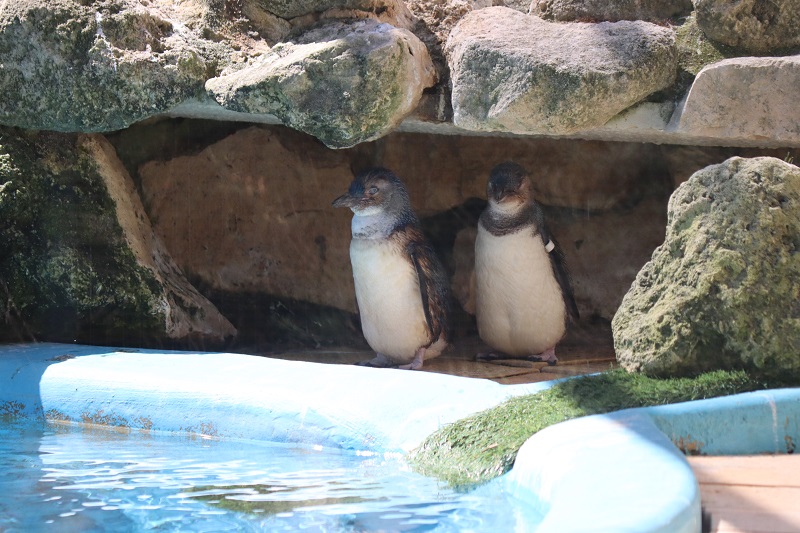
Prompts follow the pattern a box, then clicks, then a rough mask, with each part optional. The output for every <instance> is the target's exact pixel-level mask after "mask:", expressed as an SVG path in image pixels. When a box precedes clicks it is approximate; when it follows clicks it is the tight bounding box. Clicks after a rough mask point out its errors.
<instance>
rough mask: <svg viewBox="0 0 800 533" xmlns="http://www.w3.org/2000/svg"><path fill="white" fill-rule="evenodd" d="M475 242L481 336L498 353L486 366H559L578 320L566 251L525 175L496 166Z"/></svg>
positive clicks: (505, 165) (512, 166)
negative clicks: (559, 352)
mask: <svg viewBox="0 0 800 533" xmlns="http://www.w3.org/2000/svg"><path fill="white" fill-rule="evenodd" d="M486 195H487V197H488V200H489V204H488V206H487V207H486V209H484V211H483V213H481V216H480V219H479V221H478V236H477V238H476V240H475V299H476V301H475V311H476V312H475V314H476V318H477V321H478V334H479V335H480V337H481V339H482V340H483V341H484V342H485V343H486V344H488V345H489V346H490V347H491V348H492V349H493V350H496V351H495V352H492V353H489V354H479V355H478V359H479V360H497V359H527V360H529V361H546V362H547V363H549V364H551V365H554V364H556V361H557V358H556V354H555V346H556V344H557V343H558V342H559V341H560V340H561V339H562V338H563V337H564V335H565V333H566V331H567V327H568V326H569V324H570V323H571V322H574V321H576V320H577V319H578V308H577V306H576V305H575V298H574V296H573V292H572V284H571V282H570V277H569V273H568V271H567V268H566V264H565V262H564V256H563V254H562V252H561V248H560V247H559V245H558V243H557V242H556V240H555V238H554V237H553V236H552V235H551V234H550V232H549V231H548V229H547V225H546V224H545V220H544V213H543V212H542V208H541V207H540V206H539V204H538V203H536V201H534V199H533V192H532V190H531V182H530V179H529V178H528V174H527V172H526V171H525V169H524V168H522V167H521V166H520V165H518V164H516V163H513V162H506V163H501V164H499V165H497V166H495V167H494V168H493V169H492V171H491V174H490V176H489V183H488V185H487V188H486Z"/></svg>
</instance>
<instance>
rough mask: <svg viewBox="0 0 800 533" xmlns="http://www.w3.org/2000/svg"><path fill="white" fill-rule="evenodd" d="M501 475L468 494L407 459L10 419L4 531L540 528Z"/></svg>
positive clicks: (2, 448)
mask: <svg viewBox="0 0 800 533" xmlns="http://www.w3.org/2000/svg"><path fill="white" fill-rule="evenodd" d="M540 520H541V517H540V516H538V515H536V514H534V512H533V511H532V509H530V508H529V507H528V506H526V505H522V504H521V503H520V502H519V501H517V500H515V499H514V498H513V497H512V496H510V495H507V494H506V493H505V491H504V484H503V483H502V481H500V480H498V481H495V482H493V483H490V484H488V485H485V486H483V487H480V488H478V489H476V490H473V491H470V492H457V491H454V490H452V489H450V488H449V487H447V486H445V485H443V484H441V483H439V482H437V481H436V480H434V479H431V478H427V477H424V476H420V475H418V474H415V473H414V472H412V471H411V470H410V469H409V467H408V465H407V464H405V462H404V461H403V460H402V459H401V458H396V457H388V458H387V457H384V456H359V455H357V454H354V453H348V452H340V451H337V450H329V449H324V450H315V449H307V448H300V447H293V446H288V445H279V444H269V443H262V442H251V441H246V442H245V441H218V440H206V439H202V438H199V437H197V438H189V437H178V436H173V435H159V434H152V433H148V432H132V433H121V432H117V431H114V430H111V429H107V428H87V427H82V426H70V425H46V426H32V425H30V424H27V425H21V424H9V423H0V531H2V532H8V533H11V532H25V533H30V532H38V531H52V532H58V533H64V532H95V531H98V532H99V531H113V532H117V531H120V532H134V531H191V532H211V531H296V530H305V531H458V532H461V531H487V532H488V531H491V532H497V531H532V530H534V529H535V528H536V524H537V523H538V522H539V521H540Z"/></svg>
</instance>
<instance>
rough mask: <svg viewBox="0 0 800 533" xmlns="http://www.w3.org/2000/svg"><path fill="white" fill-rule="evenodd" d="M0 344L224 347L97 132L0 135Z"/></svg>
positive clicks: (215, 320) (220, 331) (207, 309)
mask: <svg viewBox="0 0 800 533" xmlns="http://www.w3.org/2000/svg"><path fill="white" fill-rule="evenodd" d="M0 145H1V146H0V220H2V221H3V223H2V224H0V291H2V293H0V294H2V296H0V317H2V319H0V338H2V339H4V340H43V341H44V340H53V341H66V342H73V341H77V342H86V343H125V344H132V345H141V344H148V345H164V344H170V345H172V344H179V345H189V344H203V345H208V346H216V347H219V346H222V345H223V344H224V342H226V341H227V340H228V339H229V338H230V337H232V336H233V335H235V333H236V331H235V329H234V328H233V326H231V324H230V323H229V322H228V321H227V320H226V319H225V318H224V317H222V316H221V315H220V314H219V312H218V311H217V310H216V308H214V306H213V305H211V303H210V302H209V301H208V300H206V299H205V298H204V297H203V296H201V295H200V294H199V293H198V292H197V290H195V289H194V287H192V286H191V285H190V284H189V283H188V282H187V281H186V279H185V278H184V276H183V274H182V273H181V272H180V270H179V269H178V268H177V266H176V265H175V263H174V261H172V259H171V257H170V256H169V254H168V253H167V251H166V250H165V248H164V246H163V244H162V243H161V242H160V241H159V240H158V239H157V238H156V237H155V235H154V233H153V230H152V228H151V226H150V222H149V220H148V218H147V216H146V215H145V213H144V208H143V206H142V204H141V201H140V200H139V196H138V194H137V192H136V187H135V186H134V184H133V181H132V180H131V178H130V176H129V175H128V173H127V171H126V170H125V169H124V167H123V166H122V164H121V163H120V161H119V159H118V158H117V157H116V154H115V152H114V149H113V147H111V145H110V144H109V143H108V141H106V140H105V139H104V138H103V137H102V136H99V135H83V136H75V135H65V134H57V133H42V134H38V135H37V134H28V135H26V134H22V135H21V134H17V133H15V132H14V131H13V130H10V129H3V130H2V131H0Z"/></svg>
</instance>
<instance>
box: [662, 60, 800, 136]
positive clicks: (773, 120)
mask: <svg viewBox="0 0 800 533" xmlns="http://www.w3.org/2000/svg"><path fill="white" fill-rule="evenodd" d="M798 87H800V55H796V56H789V57H741V58H735V59H724V60H722V61H719V62H717V63H714V64H711V65H708V66H706V67H705V68H703V70H701V71H700V73H699V74H698V75H697V78H696V79H695V81H694V83H693V84H692V88H691V89H690V90H689V93H688V94H687V96H686V98H685V101H684V102H683V103H682V105H681V106H680V107H679V109H677V110H676V111H675V116H674V117H673V119H672V122H671V124H670V129H671V130H672V131H676V132H678V133H687V134H691V135H694V136H697V137H701V138H702V137H705V138H708V139H719V138H724V139H727V140H728V141H734V142H738V143H745V142H749V143H751V144H752V143H758V142H764V141H766V140H769V141H771V144H773V145H778V146H780V144H784V143H785V145H787V146H792V145H797V144H798V143H800V120H798V119H797V88H798Z"/></svg>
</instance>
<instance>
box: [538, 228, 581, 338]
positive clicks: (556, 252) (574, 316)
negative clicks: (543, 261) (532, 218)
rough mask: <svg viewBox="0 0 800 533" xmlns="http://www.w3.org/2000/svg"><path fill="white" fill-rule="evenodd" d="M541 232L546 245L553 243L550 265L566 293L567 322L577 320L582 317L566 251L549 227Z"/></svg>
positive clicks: (550, 251) (562, 292)
mask: <svg viewBox="0 0 800 533" xmlns="http://www.w3.org/2000/svg"><path fill="white" fill-rule="evenodd" d="M539 232H540V233H541V235H542V241H544V243H545V246H547V247H549V246H551V245H550V243H552V248H550V250H548V251H549V255H550V265H551V266H552V268H553V274H554V275H555V277H556V281H557V282H558V285H559V287H561V294H563V295H564V306H565V307H566V308H567V322H568V323H574V322H577V321H578V319H579V318H580V313H579V312H578V305H577V304H576V303H575V293H574V292H573V290H572V277H571V276H570V274H569V269H568V268H567V262H566V260H565V259H564V252H563V251H562V250H561V246H560V245H559V244H558V241H557V240H556V239H555V237H553V236H552V235H551V234H550V232H549V231H547V228H545V227H542V228H540V230H539Z"/></svg>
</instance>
